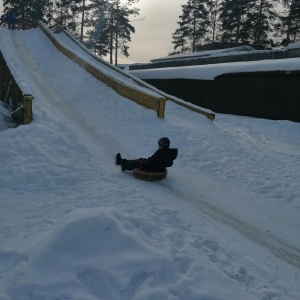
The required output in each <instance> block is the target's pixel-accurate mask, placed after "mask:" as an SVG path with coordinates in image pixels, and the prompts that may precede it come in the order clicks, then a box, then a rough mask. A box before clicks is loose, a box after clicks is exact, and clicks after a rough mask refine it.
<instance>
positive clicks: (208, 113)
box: [63, 29, 215, 121]
mask: <svg viewBox="0 0 300 300" xmlns="http://www.w3.org/2000/svg"><path fill="white" fill-rule="evenodd" d="M63 32H64V33H65V34H66V35H67V36H68V37H69V38H70V39H71V40H72V41H73V42H74V43H76V44H77V45H78V46H79V47H80V48H81V49H82V50H83V51H84V52H85V53H87V54H88V55H89V56H91V57H93V59H95V60H97V61H99V62H100V63H101V64H103V65H104V66H105V67H108V68H110V69H111V70H113V71H114V72H117V73H120V74H122V75H123V76H126V77H128V78H129V79H131V80H133V81H134V82H135V83H136V84H138V85H139V86H141V87H144V88H146V89H149V90H152V91H154V92H155V93H158V94H160V95H161V96H162V97H163V98H165V99H166V100H169V101H172V102H174V103H176V104H178V105H180V106H183V107H185V108H187V109H189V110H192V111H194V112H196V113H198V114H202V115H204V116H206V117H207V118H208V119H209V120H211V121H213V120H214V119H215V114H214V113H213V112H212V111H210V110H208V109H203V108H201V107H197V106H196V105H191V104H190V103H189V102H187V101H184V100H181V99H178V98H176V97H174V96H172V95H169V94H167V93H165V92H163V91H161V90H158V89H157V88H155V87H154V86H152V85H150V84H148V83H147V82H145V81H143V80H141V79H139V78H137V77H135V76H133V75H132V74H130V73H128V72H123V71H122V70H120V69H119V68H117V67H115V66H114V65H112V64H110V63H108V62H106V61H104V60H103V59H101V58H99V57H98V56H96V55H94V54H93V53H91V52H90V51H89V50H88V49H87V48H86V47H85V46H84V45H82V44H81V43H79V42H78V41H77V40H76V39H75V38H74V36H72V35H71V34H70V32H69V31H67V30H66V29H63Z"/></svg>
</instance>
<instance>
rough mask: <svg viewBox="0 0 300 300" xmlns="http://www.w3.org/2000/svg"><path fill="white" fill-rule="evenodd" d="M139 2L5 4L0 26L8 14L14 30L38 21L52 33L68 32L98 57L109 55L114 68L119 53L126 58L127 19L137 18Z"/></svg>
mask: <svg viewBox="0 0 300 300" xmlns="http://www.w3.org/2000/svg"><path fill="white" fill-rule="evenodd" d="M138 2H139V0H4V1H3V12H4V13H3V15H2V16H1V17H0V24H1V25H2V26H3V25H6V24H7V18H6V16H7V13H8V12H13V13H14V15H15V17H16V24H14V28H15V29H19V30H25V29H30V28H34V27H36V26H37V22H38V21H39V20H41V21H43V22H44V23H46V24H47V25H48V26H49V27H50V28H51V29H55V28H64V27H66V28H68V30H69V31H71V32H72V33H73V34H74V35H75V37H77V38H79V39H80V40H81V42H83V43H84V44H85V45H86V46H87V47H88V48H89V49H91V50H92V51H93V52H94V53H95V54H96V55H98V56H100V57H101V56H106V55H109V57H110V63H113V60H114V63H115V64H116V65H117V62H118V51H120V52H121V53H122V54H124V55H125V56H129V52H128V49H129V46H128V43H129V42H130V41H131V34H132V33H134V32H135V28H134V26H132V24H131V20H130V17H131V16H133V17H135V16H138V15H139V10H138V9H137V8H136V7H135V4H136V3H138Z"/></svg>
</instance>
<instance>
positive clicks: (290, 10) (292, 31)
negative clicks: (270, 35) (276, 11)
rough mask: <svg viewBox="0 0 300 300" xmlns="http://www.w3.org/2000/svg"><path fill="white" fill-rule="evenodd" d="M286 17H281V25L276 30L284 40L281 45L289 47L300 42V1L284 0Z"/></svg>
mask: <svg viewBox="0 0 300 300" xmlns="http://www.w3.org/2000/svg"><path fill="white" fill-rule="evenodd" d="M282 2H283V5H284V7H285V11H284V15H282V16H280V21H281V22H280V23H278V24H277V26H276V29H277V30H278V31H279V32H280V36H281V37H282V36H283V38H282V40H281V43H280V44H281V45H283V46H287V45H288V44H289V43H291V42H297V41H299V26H300V24H299V23H300V0H283V1H282Z"/></svg>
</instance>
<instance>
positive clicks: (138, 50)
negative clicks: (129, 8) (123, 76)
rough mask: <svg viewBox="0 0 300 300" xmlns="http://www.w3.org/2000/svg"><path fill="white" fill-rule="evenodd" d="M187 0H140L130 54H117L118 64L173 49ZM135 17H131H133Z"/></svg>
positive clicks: (130, 44)
mask: <svg viewBox="0 0 300 300" xmlns="http://www.w3.org/2000/svg"><path fill="white" fill-rule="evenodd" d="M186 2H187V0H140V2H139V3H138V4H137V5H136V6H137V7H138V8H139V9H140V15H139V16H138V17H137V18H136V19H142V18H145V19H144V20H142V21H137V22H133V23H132V25H133V26H134V27H135V34H132V37H131V38H132V39H131V42H130V43H129V44H128V46H129V47H130V48H129V54H130V56H129V57H128V58H126V57H125V56H123V55H119V57H118V62H119V63H139V62H149V61H150V59H153V58H158V57H164V56H167V55H168V54H169V52H171V51H173V44H172V33H173V32H174V31H175V30H176V29H177V28H178V24H177V23H176V22H178V21H179V16H180V15H181V13H182V8H181V5H182V4H185V3H186ZM2 4H3V1H1V0H0V9H1V11H2ZM134 19H135V18H132V20H134Z"/></svg>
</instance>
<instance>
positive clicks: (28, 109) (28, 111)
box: [23, 95, 34, 125]
mask: <svg viewBox="0 0 300 300" xmlns="http://www.w3.org/2000/svg"><path fill="white" fill-rule="evenodd" d="M33 99H34V97H33V96H32V95H23V106H24V107H23V109H24V113H23V124H24V125H27V124H29V123H31V122H32V120H33V119H32V100H33Z"/></svg>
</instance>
